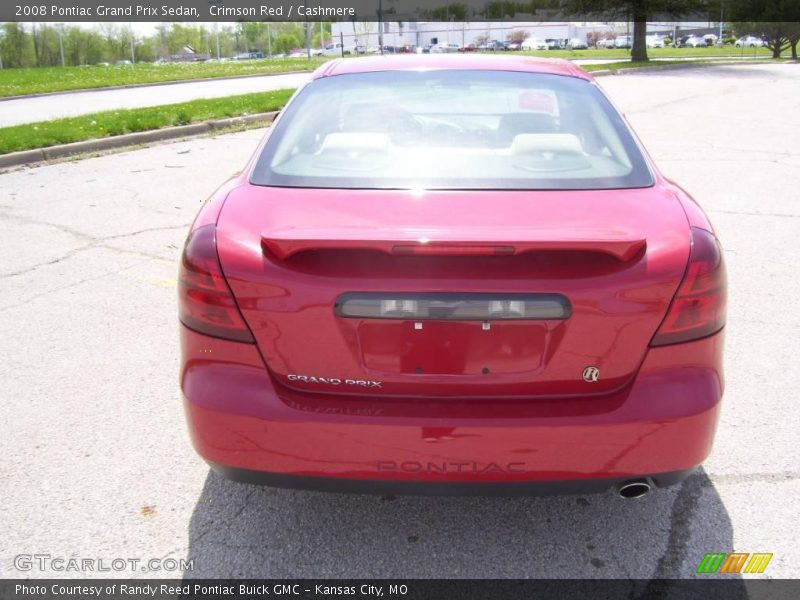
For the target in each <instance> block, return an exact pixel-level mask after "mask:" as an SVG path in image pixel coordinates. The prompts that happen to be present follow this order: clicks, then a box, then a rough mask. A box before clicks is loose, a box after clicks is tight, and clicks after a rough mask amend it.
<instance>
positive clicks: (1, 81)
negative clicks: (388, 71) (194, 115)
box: [0, 57, 325, 97]
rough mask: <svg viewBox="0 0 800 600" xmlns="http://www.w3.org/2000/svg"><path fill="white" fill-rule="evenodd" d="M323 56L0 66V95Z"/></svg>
mask: <svg viewBox="0 0 800 600" xmlns="http://www.w3.org/2000/svg"><path fill="white" fill-rule="evenodd" d="M323 62H325V59H324V58H320V57H314V58H311V59H308V58H276V59H273V60H269V59H265V60H238V61H227V62H205V63H176V64H164V65H156V64H150V63H141V64H136V65H120V66H116V65H114V66H109V67H100V66H87V67H48V68H41V69H0V97H6V96H22V95H25V94H37V93H42V92H60V91H67V90H82V89H88V88H100V87H109V86H114V85H129V84H136V83H159V82H163V81H183V80H187V79H204V78H210V77H232V76H235V75H259V74H264V75H266V74H269V73H284V72H287V71H305V70H311V69H315V68H316V67H318V66H319V65H321V64H322V63H323Z"/></svg>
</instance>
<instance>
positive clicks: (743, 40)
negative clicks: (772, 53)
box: [734, 35, 764, 48]
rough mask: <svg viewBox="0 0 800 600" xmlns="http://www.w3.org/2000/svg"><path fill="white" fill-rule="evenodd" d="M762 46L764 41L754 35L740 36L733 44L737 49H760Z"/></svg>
mask: <svg viewBox="0 0 800 600" xmlns="http://www.w3.org/2000/svg"><path fill="white" fill-rule="evenodd" d="M763 45H764V40H762V39H761V38H758V37H756V36H754V35H745V36H742V37H740V38H739V39H738V40H736V43H735V44H734V46H736V47H737V48H761V47H762V46H763Z"/></svg>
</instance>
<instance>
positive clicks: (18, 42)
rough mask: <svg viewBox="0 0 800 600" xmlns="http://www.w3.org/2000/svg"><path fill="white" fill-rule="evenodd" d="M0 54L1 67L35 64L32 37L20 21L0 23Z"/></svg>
mask: <svg viewBox="0 0 800 600" xmlns="http://www.w3.org/2000/svg"><path fill="white" fill-rule="evenodd" d="M0 28H1V29H2V36H0V55H2V57H3V67H6V68H14V67H31V66H33V65H34V64H35V59H34V55H33V38H32V37H31V35H30V34H29V33H28V32H27V31H25V27H24V26H23V25H22V24H21V23H3V24H2V25H0Z"/></svg>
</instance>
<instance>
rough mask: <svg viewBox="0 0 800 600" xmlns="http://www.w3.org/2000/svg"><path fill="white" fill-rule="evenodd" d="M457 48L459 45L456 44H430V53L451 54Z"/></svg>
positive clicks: (456, 50)
mask: <svg viewBox="0 0 800 600" xmlns="http://www.w3.org/2000/svg"><path fill="white" fill-rule="evenodd" d="M459 48H461V46H459V45H458V44H436V45H435V46H431V54H452V53H453V52H458V50H459Z"/></svg>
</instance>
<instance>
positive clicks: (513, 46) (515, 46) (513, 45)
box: [505, 42, 522, 50]
mask: <svg viewBox="0 0 800 600" xmlns="http://www.w3.org/2000/svg"><path fill="white" fill-rule="evenodd" d="M505 47H506V50H522V44H521V43H520V42H505Z"/></svg>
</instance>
